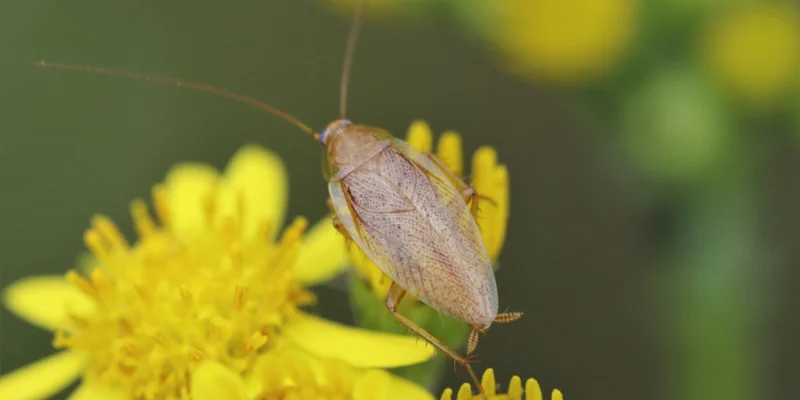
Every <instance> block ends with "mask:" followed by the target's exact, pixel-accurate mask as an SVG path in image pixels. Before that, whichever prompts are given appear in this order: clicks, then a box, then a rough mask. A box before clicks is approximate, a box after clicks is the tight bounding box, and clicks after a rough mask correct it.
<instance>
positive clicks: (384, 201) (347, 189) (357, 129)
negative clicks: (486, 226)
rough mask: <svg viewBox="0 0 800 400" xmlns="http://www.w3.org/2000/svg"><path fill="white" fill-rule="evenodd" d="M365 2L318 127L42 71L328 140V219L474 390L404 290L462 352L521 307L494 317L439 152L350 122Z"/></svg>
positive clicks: (474, 237) (491, 286) (477, 239)
mask: <svg viewBox="0 0 800 400" xmlns="http://www.w3.org/2000/svg"><path fill="white" fill-rule="evenodd" d="M363 8H364V6H363V2H361V3H360V5H359V6H358V7H357V9H356V13H355V17H354V19H353V23H352V26H351V29H350V34H349V36H348V41H347V48H346V52H345V59H344V67H343V69H342V79H341V88H340V118H339V119H338V120H336V121H333V122H331V123H330V124H329V125H328V126H327V127H326V128H325V129H324V130H322V132H319V133H318V132H316V131H314V130H313V129H311V128H310V127H309V126H308V125H306V124H305V123H303V122H302V121H300V120H299V119H297V118H295V117H293V116H291V115H289V114H287V113H285V112H283V111H281V110H278V109H276V108H274V107H272V106H270V105H268V104H265V103H263V102H261V101H258V100H255V99H253V98H250V97H246V96H243V95H240V94H236V93H233V92H229V91H227V90H223V89H219V88H216V87H213V86H210V85H206V84H202V83H196V82H188V81H182V80H178V79H173V78H165V77H160V76H153V75H144V74H139V73H133V72H126V71H119V70H111V69H105V68H97V67H90V66H80V65H69V64H58V63H49V62H45V61H39V62H37V63H36V64H35V65H36V66H39V67H46V68H56V69H64V70H78V71H84V72H90V73H97V74H102V75H112V76H123V77H129V78H138V79H143V80H148V81H154V82H160V83H168V84H172V85H177V86H183V87H187V88H192V89H198V90H202V91H205V92H210V93H214V94H217V95H221V96H224V97H228V98H231V99H233V100H236V101H239V102H242V103H246V104H249V105H251V106H255V107H257V108H260V109H263V110H266V111H267V112H269V113H272V114H274V115H276V116H278V117H280V118H282V119H284V120H286V121H288V122H290V123H292V124H294V125H295V126H297V127H299V128H300V129H301V130H303V131H304V132H306V133H308V134H309V135H311V136H312V137H313V138H314V139H315V140H317V141H318V142H319V143H320V144H322V145H323V146H324V148H325V149H324V159H323V167H324V174H325V178H326V179H327V181H328V191H329V194H330V198H329V199H328V205H329V207H330V208H331V209H332V211H333V212H334V214H335V216H334V218H333V224H334V226H335V227H336V229H337V230H338V231H339V232H341V233H342V234H343V235H344V236H345V238H347V240H349V241H352V242H354V243H355V244H356V245H358V247H359V248H360V249H361V250H362V251H363V252H364V253H365V254H366V255H367V256H368V257H369V259H370V260H372V261H373V262H374V263H375V265H377V266H378V267H379V268H380V269H381V270H382V271H383V272H384V273H385V274H386V275H387V276H388V277H389V278H390V279H391V280H392V284H391V288H390V289H389V294H388V296H387V298H386V308H388V310H389V312H390V313H391V314H392V315H393V316H394V318H395V319H396V320H397V322H399V323H400V324H402V325H403V326H405V327H406V328H408V329H409V330H411V331H413V332H414V333H416V334H417V335H419V336H420V337H422V338H423V339H425V340H426V341H427V342H428V343H430V344H432V345H433V346H435V347H436V348H438V349H439V350H440V351H442V352H443V353H445V354H446V355H447V356H449V357H451V358H452V359H453V360H454V361H455V362H456V363H458V364H460V365H462V366H464V367H465V368H466V369H467V371H468V372H469V374H470V376H471V378H472V380H473V381H475V384H476V386H477V387H478V389H479V391H480V392H481V393H483V388H482V387H481V385H480V381H479V380H478V378H477V376H476V375H475V373H474V371H473V370H472V367H471V366H470V359H469V358H467V357H464V356H461V355H459V354H458V353H456V352H455V351H453V350H452V349H450V348H449V347H448V346H446V345H445V344H444V343H442V342H441V341H439V340H438V339H437V338H435V337H434V336H432V335H431V334H430V333H428V332H427V331H425V330H424V329H423V328H421V327H419V326H418V325H416V324H414V323H413V322H412V321H411V320H409V319H408V318H406V317H404V316H403V315H401V314H399V313H398V312H397V307H398V305H399V304H400V301H401V300H402V299H403V296H404V295H405V294H406V293H411V294H412V295H413V296H414V297H416V298H418V299H419V300H421V301H422V302H423V303H425V304H427V305H428V306H430V307H433V308H434V309H436V310H438V311H440V312H443V313H445V314H447V315H450V316H451V317H453V318H456V319H458V320H460V321H463V322H465V323H467V324H468V325H469V326H470V327H472V332H471V333H470V335H469V340H468V346H467V354H468V355H469V354H471V353H472V352H473V351H474V350H475V347H476V346H477V343H478V334H479V333H483V334H485V333H486V331H487V330H488V329H489V327H490V326H491V325H492V323H495V322H498V323H504V322H511V321H514V320H517V319H519V318H520V317H521V316H522V313H519V312H511V313H498V299H497V285H496V283H495V277H494V270H493V268H492V262H491V260H490V259H489V255H488V253H487V251H486V246H485V244H484V242H483V238H482V237H481V234H480V231H479V230H478V225H477V223H476V220H475V215H476V212H477V206H476V205H477V201H478V200H479V197H478V194H477V193H476V192H475V190H474V189H472V188H471V187H470V186H469V185H468V184H466V183H465V182H464V181H463V180H462V178H461V177H458V176H456V175H455V174H454V173H453V172H452V171H450V169H448V168H447V166H446V165H445V164H444V163H442V162H441V161H440V160H439V159H438V158H437V157H436V156H435V155H433V154H430V153H423V152H420V151H418V150H417V149H415V148H413V147H411V146H410V145H409V144H408V143H406V142H405V141H403V140H400V139H398V138H395V137H393V136H392V135H391V134H390V133H389V132H387V131H386V130H383V129H381V128H376V127H372V126H366V125H359V124H355V123H353V122H351V121H350V120H348V119H346V117H345V115H346V104H347V88H348V82H349V77H350V70H351V63H352V59H353V54H354V52H355V43H356V38H357V36H358V30H359V28H360V25H361V21H362V19H363V18H362V14H363Z"/></svg>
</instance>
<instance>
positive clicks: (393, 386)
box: [386, 373, 434, 400]
mask: <svg viewBox="0 0 800 400" xmlns="http://www.w3.org/2000/svg"><path fill="white" fill-rule="evenodd" d="M386 374H387V375H389V376H390V381H389V388H390V390H389V396H388V398H389V399H396V400H406V399H415V400H416V399H419V400H433V399H434V397H433V395H432V394H431V393H428V391H427V390H425V388H423V387H422V386H419V385H417V384H416V383H414V382H412V381H410V380H408V379H405V378H402V377H399V376H397V375H392V374H389V373H386Z"/></svg>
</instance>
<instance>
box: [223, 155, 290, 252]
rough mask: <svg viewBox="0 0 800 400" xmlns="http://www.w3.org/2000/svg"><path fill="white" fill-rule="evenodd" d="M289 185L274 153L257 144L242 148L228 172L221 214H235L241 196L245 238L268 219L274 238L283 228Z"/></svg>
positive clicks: (226, 173) (228, 167)
mask: <svg viewBox="0 0 800 400" xmlns="http://www.w3.org/2000/svg"><path fill="white" fill-rule="evenodd" d="M288 186H289V184H288V181H287V178H286V169H285V168H284V166H283V162H282V161H281V159H280V158H279V157H278V156H277V155H276V154H275V153H273V152H271V151H269V150H266V149H264V148H262V147H260V146H256V145H248V146H245V147H242V148H241V149H240V150H239V151H238V152H237V153H236V154H235V155H234V156H233V158H232V159H231V161H230V163H228V166H227V168H226V169H225V176H224V178H223V185H222V186H221V187H220V190H221V193H220V195H221V198H220V204H219V207H220V210H219V212H220V214H221V215H223V216H224V215H236V214H235V213H237V212H238V210H237V209H238V207H240V204H239V200H238V197H239V196H242V202H243V203H242V204H241V206H243V207H244V209H243V215H242V217H243V218H244V220H243V221H242V225H241V228H242V233H243V235H244V237H252V236H253V235H254V234H255V233H256V232H257V231H258V228H259V225H260V224H261V223H262V222H263V221H265V220H266V221H269V223H270V224H271V226H272V227H273V229H272V233H273V235H274V234H276V233H277V232H278V230H279V229H278V228H280V227H281V226H282V225H283V221H284V216H285V214H286V204H287V202H288ZM273 237H274V236H273Z"/></svg>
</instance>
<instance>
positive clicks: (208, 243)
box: [53, 186, 315, 399]
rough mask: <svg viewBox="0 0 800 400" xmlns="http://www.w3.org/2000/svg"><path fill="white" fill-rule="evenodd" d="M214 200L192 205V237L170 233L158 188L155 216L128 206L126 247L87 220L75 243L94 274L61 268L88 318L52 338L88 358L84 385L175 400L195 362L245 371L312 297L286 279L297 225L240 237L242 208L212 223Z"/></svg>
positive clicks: (110, 229)
mask: <svg viewBox="0 0 800 400" xmlns="http://www.w3.org/2000/svg"><path fill="white" fill-rule="evenodd" d="M216 197H217V196H216V194H215V193H211V194H210V195H209V196H208V197H205V198H201V199H198V201H200V202H202V203H203V204H201V206H200V208H202V209H203V210H204V212H203V213H202V218H205V221H203V222H204V223H202V224H198V226H199V227H200V228H198V232H197V234H196V235H193V236H192V237H186V236H185V235H181V234H180V233H178V232H177V231H175V230H173V229H172V228H173V226H174V224H175V222H176V221H173V220H172V216H173V210H171V209H170V208H169V204H171V203H170V202H169V201H168V193H167V191H166V190H165V189H164V188H163V187H161V186H156V187H155V188H154V189H153V208H154V210H155V214H156V215H157V218H156V217H153V215H151V213H150V212H149V211H148V209H147V205H146V203H145V201H143V200H136V201H134V202H133V203H132V205H131V214H132V217H133V223H134V227H135V230H136V232H137V234H138V240H137V241H136V242H135V244H131V243H129V242H128V241H127V240H126V239H125V237H124V236H123V234H122V233H121V232H120V230H119V229H118V228H117V226H116V225H115V224H114V222H112V221H111V219H109V218H108V217H106V216H103V215H98V216H96V217H94V218H93V219H92V225H91V228H90V229H89V230H88V231H87V232H86V234H85V235H84V241H85V243H86V246H87V248H88V249H89V250H90V251H91V253H92V254H93V256H94V258H95V260H96V263H95V265H94V269H92V270H91V271H88V272H86V273H79V272H77V271H69V272H67V274H66V279H67V280H68V281H69V282H70V283H71V284H72V285H73V286H75V287H76V288H77V289H78V290H80V291H81V292H83V293H85V294H86V295H88V296H89V297H90V298H91V299H92V301H94V302H95V303H96V306H97V312H96V313H94V314H92V315H91V316H88V317H82V319H81V320H80V321H79V322H80V323H76V324H73V325H72V326H70V327H69V328H64V329H62V330H60V331H57V332H56V336H55V339H54V341H53V342H54V345H55V346H56V347H59V348H69V349H72V350H77V351H81V352H84V353H86V354H87V355H88V356H89V359H90V362H89V363H88V367H87V368H88V369H87V371H86V372H85V375H84V379H85V380H90V381H95V382H102V383H108V384H110V385H113V386H115V387H119V388H122V389H123V390H125V391H127V392H128V393H129V394H130V397H131V398H137V399H183V398H185V396H186V394H187V393H188V390H189V387H190V376H191V373H192V372H193V371H194V369H195V368H196V367H197V366H198V364H199V363H201V362H203V361H214V362H218V363H221V364H223V365H225V366H227V367H229V368H230V369H231V370H233V371H235V372H238V373H244V372H246V371H247V370H249V369H250V368H253V365H254V363H255V362H256V360H257V358H258V357H259V356H260V355H262V354H263V353H264V352H266V351H267V350H268V349H269V348H270V346H271V343H272V342H271V341H270V335H272V334H274V333H275V332H279V330H280V326H281V323H282V321H284V320H285V319H287V318H289V317H291V315H292V314H294V313H295V312H296V311H297V308H298V307H300V306H304V305H307V304H311V303H313V302H314V301H315V298H314V296H313V294H312V293H310V292H307V291H305V290H304V289H303V288H302V287H301V286H300V285H299V284H297V283H296V281H295V280H294V279H293V277H292V267H293V265H294V262H295V259H296V257H297V254H298V251H299V247H300V240H301V238H302V236H303V231H304V230H305V228H306V226H307V225H308V223H307V221H306V220H305V219H303V218H298V219H296V220H295V221H294V222H293V223H292V224H291V225H290V226H289V228H287V229H286V231H285V232H284V233H283V235H281V237H280V238H279V239H278V240H277V242H272V241H271V240H270V236H269V233H270V231H271V229H272V226H273V221H268V220H264V221H260V223H259V225H258V226H259V227H260V228H259V229H258V230H257V232H256V234H255V235H251V236H250V237H248V236H246V235H244V234H243V233H242V232H241V227H242V226H243V223H242V220H243V218H245V217H246V216H247V209H246V208H245V207H243V206H239V207H235V209H234V210H232V214H231V215H227V216H222V217H219V216H218V215H217V213H216V209H217V207H216V204H215V203H214V201H213V199H214V198H216ZM239 204H240V205H241V204H244V203H243V202H241V201H240V202H239Z"/></svg>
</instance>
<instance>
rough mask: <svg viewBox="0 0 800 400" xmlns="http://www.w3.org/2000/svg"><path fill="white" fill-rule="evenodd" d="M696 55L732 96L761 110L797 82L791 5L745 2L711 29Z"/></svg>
mask: <svg viewBox="0 0 800 400" xmlns="http://www.w3.org/2000/svg"><path fill="white" fill-rule="evenodd" d="M702 52H703V54H704V57H705V59H706V61H707V63H708V65H709V68H710V69H711V71H713V73H714V74H715V75H716V76H717V77H718V78H719V80H720V81H721V82H722V84H724V85H725V86H726V87H728V88H729V89H730V90H731V91H732V92H735V93H736V95H738V96H741V97H742V98H743V99H745V100H747V101H749V102H750V103H751V104H754V105H767V104H770V103H771V102H772V101H773V100H775V99H777V98H779V97H780V96H781V95H784V94H786V93H787V92H788V91H791V90H796V89H797V85H798V84H799V83H800V80H798V78H799V77H800V14H799V13H798V6H797V4H790V3H789V2H788V1H786V2H775V1H770V2H764V1H761V2H750V3H747V5H746V6H739V7H736V8H734V9H733V10H731V12H729V13H726V14H723V15H722V17H721V18H719V19H718V20H717V21H715V22H714V23H713V24H711V26H710V28H709V30H708V32H707V34H706V36H705V38H704V40H703V41H702Z"/></svg>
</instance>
